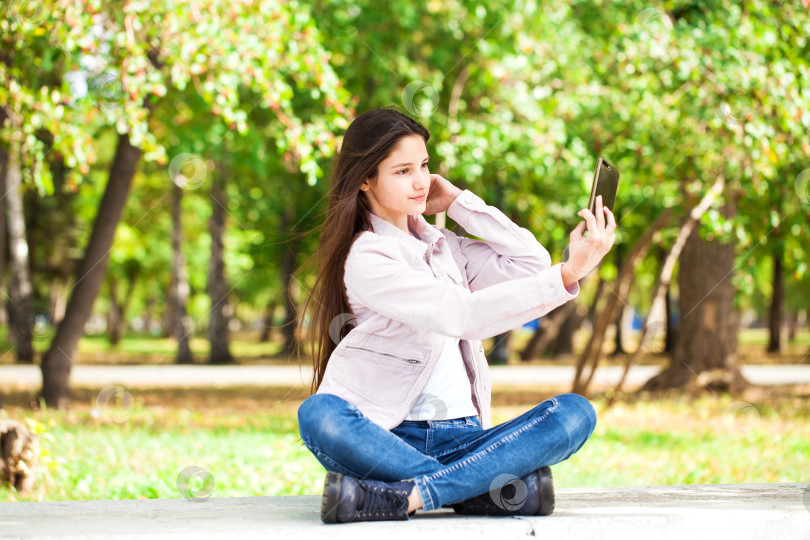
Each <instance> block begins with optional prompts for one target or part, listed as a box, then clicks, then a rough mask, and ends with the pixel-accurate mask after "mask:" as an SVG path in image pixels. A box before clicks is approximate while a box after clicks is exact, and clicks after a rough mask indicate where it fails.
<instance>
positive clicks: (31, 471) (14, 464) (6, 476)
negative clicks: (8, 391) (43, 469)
mask: <svg viewBox="0 0 810 540" xmlns="http://www.w3.org/2000/svg"><path fill="white" fill-rule="evenodd" d="M38 456H39V438H38V437H37V436H36V435H34V434H32V433H31V432H30V431H29V430H28V428H27V427H26V426H25V424H23V423H22V422H18V421H16V420H11V419H8V418H0V481H2V482H3V483H5V484H8V485H10V486H13V487H14V488H16V490H17V491H18V492H19V493H26V492H28V491H30V490H31V488H32V487H34V479H35V477H36V466H37V459H38Z"/></svg>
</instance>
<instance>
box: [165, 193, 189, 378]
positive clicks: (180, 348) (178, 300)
mask: <svg viewBox="0 0 810 540" xmlns="http://www.w3.org/2000/svg"><path fill="white" fill-rule="evenodd" d="M172 195H173V196H172V284H173V287H172V289H171V290H170V291H169V298H170V300H169V303H170V304H171V305H173V306H174V308H173V310H172V313H173V316H174V318H173V319H172V320H171V321H170V323H171V325H172V326H173V328H174V331H173V332H172V334H174V337H175V338H177V363H178V364H193V363H194V356H193V355H192V354H191V346H190V345H189V340H190V339H191V332H192V326H191V319H189V316H188V313H187V312H186V305H187V304H188V296H189V291H190V289H189V285H188V275H187V272H186V260H185V257H183V251H182V244H183V223H182V220H181V215H182V209H181V203H182V200H183V189H182V188H181V187H180V186H178V185H176V184H174V183H172Z"/></svg>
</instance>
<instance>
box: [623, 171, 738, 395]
mask: <svg viewBox="0 0 810 540" xmlns="http://www.w3.org/2000/svg"><path fill="white" fill-rule="evenodd" d="M723 184H724V180H723V179H722V177H721V178H719V179H718V180H717V182H715V184H714V185H713V186H712V188H711V189H710V190H709V191H708V192H707V193H706V195H704V196H703V199H702V200H701V201H700V203H698V204H697V205H696V206H695V207H694V208H692V210H690V211H689V214H688V215H687V216H686V218H685V219H684V220H683V222H682V223H681V226H680V230H679V231H678V236H677V237H676V238H675V241H674V242H673V243H672V247H670V248H669V251H667V252H663V256H662V257H661V259H662V260H661V269H660V270H659V272H658V277H657V278H656V280H655V286H654V287H653V294H652V301H651V302H650V311H649V312H648V313H647V315H646V316H645V317H644V322H643V324H642V326H641V337H640V338H639V343H638V347H637V348H636V350H635V352H634V353H633V354H632V355H631V356H630V357H629V358H627V360H626V362H625V364H624V371H623V373H622V376H621V378H620V379H619V382H618V383H617V384H616V387H615V388H614V389H613V393H612V394H611V395H610V397H609V398H608V405H611V404H613V402H614V401H615V399H616V397H617V396H618V394H619V392H621V390H622V385H623V384H624V381H625V378H626V377H627V373H628V372H629V371H630V368H631V367H632V366H634V365H635V364H636V363H637V362H638V360H639V359H640V358H641V354H642V352H643V351H644V350H645V349H647V348H648V343H651V342H652V339H654V338H655V334H656V333H657V332H658V331H659V330H660V329H662V328H666V327H667V325H668V324H669V323H668V322H666V320H668V319H669V308H668V307H667V306H665V305H663V304H665V302H666V297H667V295H668V293H669V285H670V283H671V282H672V274H673V272H674V271H675V263H676V262H677V261H678V259H679V258H680V256H681V253H682V252H683V249H684V246H685V245H686V241H687V239H688V238H689V235H690V234H691V233H692V232H693V231H694V229H695V228H696V226H697V224H698V222H699V221H700V218H701V217H702V216H703V214H705V213H706V211H708V209H709V208H710V207H711V205H712V203H713V202H714V200H715V199H716V198H717V196H718V195H719V194H720V192H721V191H722V189H723ZM661 307H664V309H663V312H664V319H665V321H652V322H651V321H650V317H651V315H652V314H653V313H658V312H660V311H662V310H661ZM651 333H652V337H651V339H650V341H649V342H648V340H647V336H648V335H650V334H651Z"/></svg>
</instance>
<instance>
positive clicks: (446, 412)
mask: <svg viewBox="0 0 810 540" xmlns="http://www.w3.org/2000/svg"><path fill="white" fill-rule="evenodd" d="M414 237H415V238H417V239H418V238H419V235H417V234H414ZM476 415H478V411H477V410H476V408H475V405H473V401H472V386H470V379H469V378H468V377H467V370H466V369H464V359H463V358H462V357H461V349H459V338H454V337H450V336H447V338H446V340H445V342H444V348H443V349H442V354H441V357H439V362H438V363H437V364H436V367H435V368H434V369H433V373H431V374H430V378H429V379H428V382H427V384H426V385H425V388H424V389H423V390H422V393H421V394H420V395H419V398H418V399H417V400H416V403H415V404H414V406H413V408H412V409H411V412H410V413H409V414H408V416H406V417H405V420H449V419H451V418H461V417H463V416H476Z"/></svg>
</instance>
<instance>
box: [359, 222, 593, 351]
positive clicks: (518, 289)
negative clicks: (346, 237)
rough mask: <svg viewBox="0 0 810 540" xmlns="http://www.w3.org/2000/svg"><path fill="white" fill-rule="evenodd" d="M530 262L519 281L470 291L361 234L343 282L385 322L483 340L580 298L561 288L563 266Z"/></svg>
mask: <svg viewBox="0 0 810 540" xmlns="http://www.w3.org/2000/svg"><path fill="white" fill-rule="evenodd" d="M510 223H511V222H510ZM526 232H528V231H526ZM504 245H508V246H509V247H510V249H511V250H512V251H515V250H517V246H516V244H515V243H514V242H511V241H507V242H506V243H505V244H504V243H502V242H495V243H494V244H493V249H494V250H496V251H497V249H498V248H500V247H503V246H504ZM474 249H475V248H474ZM534 249H535V254H538V253H539V252H538V251H537V249H536V247H535V248H534ZM504 256H505V255H504ZM531 259H532V258H531V257H527V258H525V259H523V260H522V261H528V267H522V266H517V267H516V268H521V269H520V271H519V272H520V275H521V276H522V277H513V278H512V279H507V280H505V281H500V282H494V283H493V284H492V285H490V286H488V287H484V288H480V289H479V290H476V291H470V290H467V289H466V288H464V287H460V286H459V285H457V284H455V283H452V282H450V281H447V280H442V279H439V278H437V277H436V276H434V275H433V274H432V273H430V272H428V271H423V270H420V269H417V268H414V267H413V266H412V265H411V264H410V263H409V261H408V259H407V258H406V256H405V255H403V253H402V252H401V251H400V250H399V249H398V248H397V247H396V246H395V245H393V244H392V243H391V241H390V239H388V238H384V237H380V236H378V235H375V234H373V233H364V234H363V235H362V236H361V237H360V238H358V239H357V240H356V241H355V243H354V244H353V245H352V248H351V249H350V251H349V255H348V257H347V259H346V272H345V275H344V282H345V284H346V292H347V295H348V296H349V297H350V298H353V299H355V300H356V301H358V302H359V303H360V304H362V305H364V306H367V307H368V308H369V309H371V310H372V311H374V312H376V313H379V314H381V315H383V316H385V317H388V318H390V319H393V320H395V321H399V322H401V323H404V324H409V325H411V326H415V327H418V328H423V329H425V330H428V331H431V332H435V333H438V334H441V335H445V336H450V337H457V338H460V339H485V338H488V337H492V336H496V335H498V334H501V333H503V332H506V331H507V330H511V329H513V328H516V327H518V326H520V325H522V324H525V323H527V322H529V321H532V320H534V319H536V318H537V317H541V316H543V315H545V314H546V313H548V312H549V311H551V310H553V309H555V308H557V307H559V306H560V305H562V304H564V303H566V302H568V301H569V300H571V299H572V298H575V297H576V296H577V294H578V293H579V287H578V286H576V290H575V292H574V293H572V292H571V291H570V290H567V289H566V288H565V286H564V285H563V281H562V275H561V273H560V266H561V264H557V265H554V266H548V264H546V266H545V267H544V268H541V267H540V266H542V265H540V264H539V263H540V262H542V261H538V260H533V261H532V260H531ZM491 260H493V261H495V263H496V264H500V265H502V267H503V265H506V266H509V265H511V263H510V262H508V261H506V260H502V259H498V258H495V259H491ZM546 262H548V261H546ZM532 264H534V265H536V266H535V267H534V270H531V269H530V266H531V265H532ZM487 271H488V270H484V269H479V273H480V272H487ZM489 275H492V276H497V275H498V274H497V273H494V274H492V273H490V274H489ZM513 275H514V274H510V276H513ZM488 279H492V280H493V281H495V279H494V278H488Z"/></svg>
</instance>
